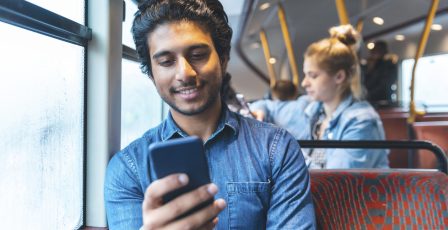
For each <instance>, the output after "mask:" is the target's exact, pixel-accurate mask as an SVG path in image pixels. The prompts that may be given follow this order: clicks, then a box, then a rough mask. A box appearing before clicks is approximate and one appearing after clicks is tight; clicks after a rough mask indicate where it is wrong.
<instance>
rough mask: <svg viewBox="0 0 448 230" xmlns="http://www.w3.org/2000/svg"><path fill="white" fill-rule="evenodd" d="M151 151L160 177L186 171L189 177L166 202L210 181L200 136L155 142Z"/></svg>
mask: <svg viewBox="0 0 448 230" xmlns="http://www.w3.org/2000/svg"><path fill="white" fill-rule="evenodd" d="M149 152H150V154H149V157H150V165H151V167H152V168H153V169H154V172H155V174H156V175H155V176H156V177H157V178H158V179H160V178H163V177H165V176H168V175H170V174H174V173H185V174H187V175H188V178H189V182H188V184H187V185H186V186H184V187H182V188H180V189H178V190H176V191H173V192H171V193H168V194H167V195H165V196H164V198H163V201H164V202H165V203H166V202H169V201H171V200H172V199H174V198H176V197H177V196H179V195H181V194H183V193H186V192H189V191H192V190H194V189H196V188H198V187H200V186H202V185H205V184H208V183H210V175H209V171H208V170H209V169H208V164H207V159H206V157H205V152H204V146H203V143H202V140H201V139H200V138H198V137H193V136H190V137H185V138H177V139H172V140H168V141H165V142H158V143H153V144H151V145H150V146H149ZM211 202H213V200H210V201H209V202H206V203H203V204H202V205H200V206H198V207H196V208H195V209H193V210H191V211H190V212H188V213H187V214H186V215H188V214H189V213H192V212H194V211H196V210H198V209H200V208H202V207H205V206H206V205H208V204H211ZM184 216H185V215H184Z"/></svg>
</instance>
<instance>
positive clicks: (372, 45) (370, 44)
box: [367, 42, 375, 50]
mask: <svg viewBox="0 0 448 230" xmlns="http://www.w3.org/2000/svg"><path fill="white" fill-rule="evenodd" d="M374 47H375V43H373V42H369V43H367V49H369V50H371V49H373V48H374Z"/></svg>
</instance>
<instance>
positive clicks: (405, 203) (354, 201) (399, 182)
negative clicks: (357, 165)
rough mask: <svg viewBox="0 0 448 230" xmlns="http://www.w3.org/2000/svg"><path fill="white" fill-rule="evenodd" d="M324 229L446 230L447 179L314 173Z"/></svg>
mask: <svg viewBox="0 0 448 230" xmlns="http://www.w3.org/2000/svg"><path fill="white" fill-rule="evenodd" d="M310 174H311V191H312V195H313V200H314V207H315V211H316V219H317V224H318V227H319V228H320V229H444V228H446V227H447V226H448V209H447V206H448V176H447V175H446V174H444V173H441V172H437V171H416V170H413V171H410V170H387V171H386V170H310Z"/></svg>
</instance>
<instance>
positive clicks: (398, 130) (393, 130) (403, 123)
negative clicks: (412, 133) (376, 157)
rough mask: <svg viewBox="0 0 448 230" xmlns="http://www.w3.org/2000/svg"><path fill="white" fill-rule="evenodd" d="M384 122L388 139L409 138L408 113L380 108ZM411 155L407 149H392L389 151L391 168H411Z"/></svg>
mask: <svg viewBox="0 0 448 230" xmlns="http://www.w3.org/2000/svg"><path fill="white" fill-rule="evenodd" d="M378 113H379V114H380V117H381V121H382V122H383V127H384V132H385V134H386V140H409V139H410V138H409V135H408V123H407V117H408V113H407V112H403V111H395V110H379V111H378ZM409 161H410V158H409V155H408V150H406V149H391V150H390V153H389V166H390V167H391V168H410V167H411V166H410V165H409Z"/></svg>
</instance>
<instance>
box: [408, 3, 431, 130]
mask: <svg viewBox="0 0 448 230" xmlns="http://www.w3.org/2000/svg"><path fill="white" fill-rule="evenodd" d="M438 6H439V0H432V4H431V7H430V9H429V11H428V15H427V18H426V22H425V27H424V28H423V32H422V37H421V38H420V42H419V43H418V48H417V53H416V54H415V58H414V59H415V61H414V66H413V67H412V76H411V89H410V90H411V100H410V102H409V113H410V114H409V118H408V123H409V124H412V123H413V122H414V121H415V117H416V116H417V115H424V114H425V113H424V112H422V111H417V109H416V107H415V101H414V92H415V90H414V89H415V84H414V83H415V73H416V70H417V64H418V60H419V59H420V57H421V56H423V53H424V51H425V47H426V43H427V42H428V37H429V33H430V31H431V25H432V21H433V19H434V16H435V14H436V10H437V7H438Z"/></svg>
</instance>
